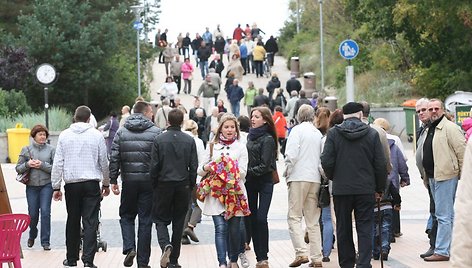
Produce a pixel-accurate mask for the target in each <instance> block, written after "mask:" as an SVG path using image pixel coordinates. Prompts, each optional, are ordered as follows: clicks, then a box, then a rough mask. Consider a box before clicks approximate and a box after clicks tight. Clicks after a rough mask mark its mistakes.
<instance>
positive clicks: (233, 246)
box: [213, 215, 241, 265]
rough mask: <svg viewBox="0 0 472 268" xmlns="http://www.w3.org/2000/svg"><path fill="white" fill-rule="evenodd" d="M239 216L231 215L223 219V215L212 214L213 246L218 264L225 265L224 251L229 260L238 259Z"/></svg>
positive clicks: (235, 260)
mask: <svg viewBox="0 0 472 268" xmlns="http://www.w3.org/2000/svg"><path fill="white" fill-rule="evenodd" d="M240 222H241V217H231V218H230V219H229V220H225V219H224V217H223V216H221V215H216V216H213V223H214V225H215V246H216V255H217V257H218V263H219V265H223V264H224V265H227V262H226V253H228V256H229V260H230V261H231V262H237V261H238V255H239V248H240V246H241V245H240V239H241V233H240V224H241V223H240Z"/></svg>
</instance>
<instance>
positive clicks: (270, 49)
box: [264, 35, 279, 66]
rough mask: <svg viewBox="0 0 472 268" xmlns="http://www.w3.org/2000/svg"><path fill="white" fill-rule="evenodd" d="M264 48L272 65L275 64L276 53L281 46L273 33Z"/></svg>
mask: <svg viewBox="0 0 472 268" xmlns="http://www.w3.org/2000/svg"><path fill="white" fill-rule="evenodd" d="M264 48H265V50H266V51H267V53H268V57H267V58H268V60H269V64H270V66H274V57H275V53H277V52H279V46H278V45H277V40H275V38H274V36H273V35H271V36H270V38H269V40H267V42H266V43H265V46H264Z"/></svg>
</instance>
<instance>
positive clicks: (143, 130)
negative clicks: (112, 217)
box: [110, 101, 161, 268]
mask: <svg viewBox="0 0 472 268" xmlns="http://www.w3.org/2000/svg"><path fill="white" fill-rule="evenodd" d="M133 112H134V113H133V114H132V115H131V116H130V117H129V118H128V120H127V121H126V123H125V124H124V127H122V128H120V129H119V130H118V132H117V133H116V135H115V138H114V140H113V144H112V147H111V156H110V182H111V184H112V191H113V193H114V194H115V195H118V194H120V188H119V186H118V180H117V179H118V175H119V174H120V173H121V180H122V187H121V189H122V194H121V204H120V225H121V236H122V238H123V254H124V255H126V257H125V260H124V262H123V265H124V266H125V267H131V266H132V265H133V259H134V257H135V256H136V242H135V226H134V225H135V220H136V215H138V219H139V226H138V247H137V255H138V258H137V261H138V268H147V267H151V266H149V265H148V263H149V256H150V255H151V229H152V219H151V209H152V205H151V204H152V195H153V192H152V181H151V177H150V174H149V168H150V162H151V149H152V143H153V141H154V139H155V138H156V136H157V135H159V134H160V133H161V130H160V129H159V128H158V127H156V126H155V125H154V123H153V122H152V121H151V119H152V107H151V106H150V105H149V104H148V103H146V102H143V101H139V102H137V103H136V104H135V105H134V108H133Z"/></svg>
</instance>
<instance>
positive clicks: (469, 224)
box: [435, 134, 472, 267]
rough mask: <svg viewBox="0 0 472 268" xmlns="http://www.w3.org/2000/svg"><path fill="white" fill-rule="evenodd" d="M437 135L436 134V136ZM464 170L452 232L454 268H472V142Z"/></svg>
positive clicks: (468, 148)
mask: <svg viewBox="0 0 472 268" xmlns="http://www.w3.org/2000/svg"><path fill="white" fill-rule="evenodd" d="M435 135H436V134H435ZM463 167H464V169H463V170H462V176H461V180H460V181H459V184H458V187H457V194H456V202H455V205H454V215H455V216H454V228H453V230H452V243H451V262H452V267H472V258H471V257H470V252H472V232H471V231H470V230H471V229H472V213H470V208H471V207H472V142H471V141H470V140H469V143H467V147H466V149H465V156H464V166H463Z"/></svg>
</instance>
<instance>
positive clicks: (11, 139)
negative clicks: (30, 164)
mask: <svg viewBox="0 0 472 268" xmlns="http://www.w3.org/2000/svg"><path fill="white" fill-rule="evenodd" d="M30 132H31V130H30V129H28V128H23V125H22V124H16V127H15V128H9V129H7V137H8V158H10V162H11V163H17V162H18V156H19V155H20V152H21V149H22V148H23V147H24V146H27V145H29V144H30V139H29V138H30Z"/></svg>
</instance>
